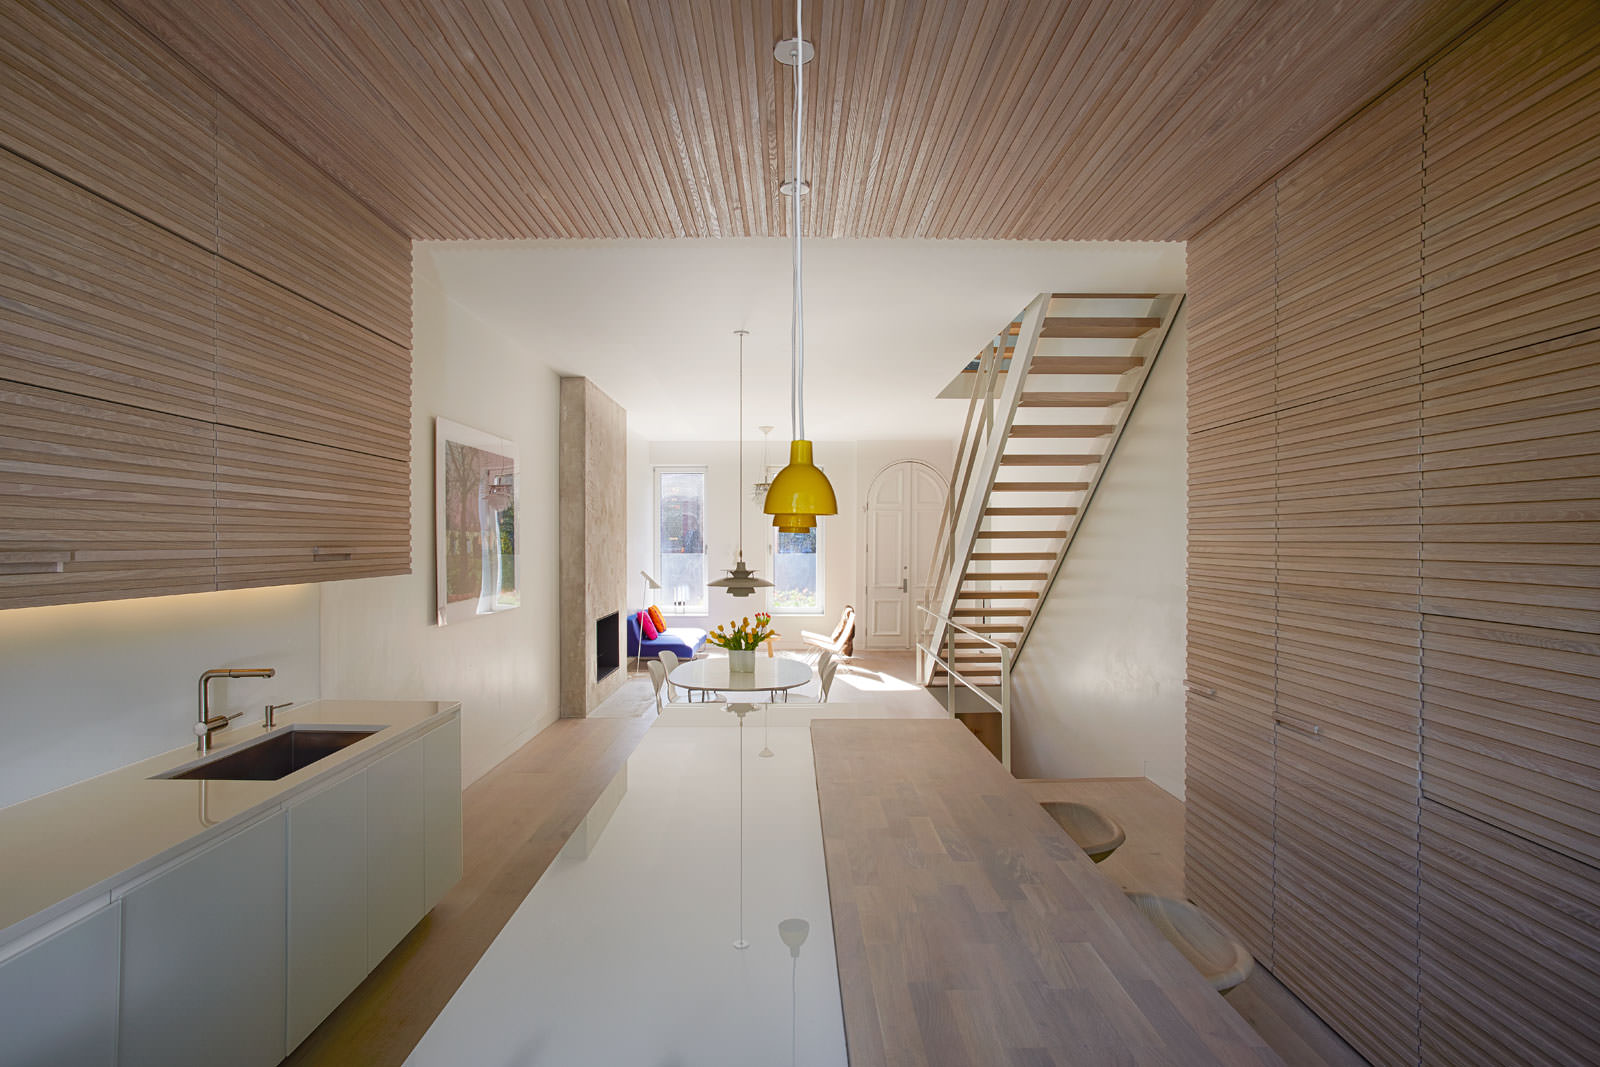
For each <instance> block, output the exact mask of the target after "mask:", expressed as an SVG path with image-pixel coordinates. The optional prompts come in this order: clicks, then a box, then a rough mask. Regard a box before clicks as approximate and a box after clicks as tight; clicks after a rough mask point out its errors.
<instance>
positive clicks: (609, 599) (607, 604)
mask: <svg viewBox="0 0 1600 1067" xmlns="http://www.w3.org/2000/svg"><path fill="white" fill-rule="evenodd" d="M627 451H628V413H627V412H626V411H624V410H623V409H622V407H621V406H620V405H619V404H618V403H617V402H616V401H615V400H612V399H611V398H610V397H609V396H607V395H606V394H604V393H602V392H601V391H600V390H599V389H597V388H596V387H595V385H594V383H593V382H591V381H589V379H587V378H562V379H561V475H560V494H561V500H560V505H559V508H560V535H559V554H560V558H561V579H560V609H561V715H562V717H563V718H583V717H585V716H587V715H588V714H589V712H591V711H593V710H594V709H595V707H596V706H597V705H598V704H599V703H600V702H601V701H602V700H604V699H605V698H606V697H608V696H610V695H611V694H612V693H614V692H616V691H617V690H618V689H619V688H621V686H622V683H623V681H624V680H625V679H626V678H627V672H626V671H623V670H614V671H612V672H611V673H610V674H608V675H607V676H606V677H604V678H601V679H598V680H597V679H596V677H595V675H596V670H595V667H596V664H597V662H599V660H600V656H599V650H598V649H597V648H596V645H595V641H596V637H595V623H596V622H597V621H598V620H600V619H601V618H602V617H604V616H606V615H610V614H611V613H612V612H624V611H626V610H627V604H626V600H627V556H628V541H627V538H628V513H627V508H628V484H627V483H628V477H627ZM615 632H616V633H617V634H618V637H617V640H618V642H619V643H620V641H621V634H622V633H623V632H625V628H623V627H621V626H619V627H618V628H617V630H616V631H615ZM617 656H618V661H619V662H620V661H621V660H620V657H621V653H620V644H619V651H618V652H617Z"/></svg>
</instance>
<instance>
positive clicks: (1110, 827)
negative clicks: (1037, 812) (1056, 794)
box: [1039, 800, 1128, 863]
mask: <svg viewBox="0 0 1600 1067" xmlns="http://www.w3.org/2000/svg"><path fill="white" fill-rule="evenodd" d="M1039 806H1040V807H1042V808H1043V809H1044V810H1045V814H1047V815H1049V816H1050V817H1051V818H1052V819H1054V820H1055V821H1056V825H1057V826H1059V827H1061V828H1062V829H1063V830H1065V831H1066V832H1067V836H1068V837H1070V838H1072V840H1073V841H1075V842H1077V845H1078V847H1079V848H1081V849H1083V850H1084V851H1085V852H1087V853H1088V854H1089V858H1090V859H1092V860H1094V861H1095V862H1096V863H1099V862H1101V861H1102V860H1104V859H1105V858H1106V857H1107V856H1109V855H1111V854H1112V853H1113V852H1115V851H1116V850H1117V846H1118V845H1121V844H1122V843H1123V842H1124V841H1126V840H1127V839H1128V835H1127V834H1125V833H1123V831H1122V827H1120V826H1118V825H1117V824H1116V823H1115V822H1114V821H1113V820H1111V819H1108V818H1107V817H1106V816H1104V815H1102V814H1100V813H1099V812H1098V811H1096V810H1095V809H1093V808H1091V807H1089V805H1087V804H1072V803H1068V802H1066V801H1059V800H1049V801H1045V802H1044V803H1042V804H1040V805H1039Z"/></svg>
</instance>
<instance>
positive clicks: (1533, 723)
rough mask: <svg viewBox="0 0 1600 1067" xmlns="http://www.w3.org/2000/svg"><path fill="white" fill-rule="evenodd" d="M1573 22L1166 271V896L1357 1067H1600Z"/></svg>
mask: <svg viewBox="0 0 1600 1067" xmlns="http://www.w3.org/2000/svg"><path fill="white" fill-rule="evenodd" d="M1593 15H1594V8H1593V6H1592V5H1586V4H1565V5H1563V4H1552V3H1544V2H1538V0H1523V2H1519V3H1515V4H1512V5H1508V7H1507V8H1506V9H1504V10H1503V11H1502V12H1501V13H1500V14H1499V15H1497V16H1496V17H1495V18H1494V19H1493V20H1491V21H1490V22H1488V23H1486V24H1485V25H1484V26H1482V27H1480V28H1479V29H1478V30H1477V31H1475V32H1474V33H1473V34H1472V35H1470V36H1469V37H1467V38H1466V39H1465V40H1464V41H1463V42H1461V43H1460V44H1459V45H1458V46H1457V47H1456V48H1454V49H1453V50H1452V51H1448V52H1446V53H1445V54H1443V55H1442V56H1440V57H1437V58H1436V59H1435V60H1434V61H1433V62H1431V63H1430V64H1429V65H1428V66H1427V67H1426V69H1425V70H1424V71H1423V72H1421V73H1420V74H1419V75H1418V76H1417V77H1415V78H1413V79H1411V80H1410V81H1408V82H1407V83H1405V84H1403V85H1401V86H1400V87H1398V88H1397V89H1395V90H1394V91H1393V92H1391V93H1390V94H1388V95H1387V96H1386V97H1385V98H1384V99H1383V100H1381V101H1379V102H1378V103H1376V104H1374V105H1373V106H1372V107H1369V108H1368V109H1366V110H1365V111H1364V112H1362V113H1361V114H1360V115H1358V116H1356V117H1355V118H1354V119H1352V120H1351V121H1350V122H1349V123H1347V124H1346V125H1345V126H1344V127H1342V128H1341V129H1340V130H1338V131H1335V133H1334V134H1332V135H1330V136H1329V137H1328V138H1326V139H1325V140H1324V141H1322V142H1320V143H1319V144H1318V145H1317V146H1316V147H1315V148H1313V149H1312V150H1311V151H1310V152H1308V153H1307V154H1306V155H1305V156H1303V157H1301V159H1299V160H1297V161H1296V162H1295V163H1294V164H1293V165H1291V166H1290V167H1289V168H1287V169H1286V170H1285V171H1284V172H1283V173H1281V174H1280V175H1279V176H1278V177H1277V178H1276V179H1275V180H1274V181H1273V182H1272V183H1270V184H1269V186H1267V187H1264V188H1263V189H1262V190H1260V191H1258V192H1257V193H1256V194H1255V195H1254V196H1252V197H1251V198H1250V199H1248V200H1246V201H1244V202H1243V203H1241V204H1240V205H1239V206H1238V207H1237V208H1235V209H1234V210H1233V211H1232V212H1230V213H1229V214H1228V215H1227V216H1226V217H1225V218H1224V219H1222V220H1221V221H1220V222H1219V223H1218V224H1217V225H1215V226H1213V227H1211V228H1210V229H1208V230H1207V231H1206V232H1204V233H1202V234H1201V235H1199V237H1197V238H1196V239H1195V240H1194V241H1192V242H1191V243H1190V252H1189V256H1190V307H1191V314H1192V320H1191V321H1192V326H1191V330H1190V339H1189V343H1190V360H1191V366H1190V380H1189V390H1190V453H1191V457H1190V482H1191V486H1190V588H1191V593H1190V684H1191V695H1190V708H1189V801H1188V803H1189V811H1190V815H1189V838H1188V849H1187V851H1188V863H1189V883H1190V891H1191V894H1192V895H1193V896H1194V898H1195V899H1196V900H1197V901H1198V902H1199V903H1201V904H1202V905H1203V906H1204V907H1206V908H1207V910H1209V911H1212V912H1213V913H1215V914H1217V915H1218V917H1219V918H1221V919H1222V920H1223V921H1224V922H1227V923H1229V924H1230V925H1233V926H1234V927H1235V928H1236V929H1237V930H1238V931H1239V932H1240V933H1241V935H1242V936H1244V938H1245V940H1246V941H1247V942H1250V943H1252V947H1256V946H1257V945H1258V944H1259V943H1260V941H1261V940H1262V938H1263V933H1262V928H1263V926H1264V927H1265V929H1266V934H1265V936H1266V940H1267V941H1268V943H1269V954H1264V955H1263V959H1265V960H1267V961H1269V963H1270V966H1271V967H1272V969H1273V970H1274V972H1275V973H1276V974H1277V975H1278V976H1279V977H1280V978H1282V979H1283V980H1284V981H1285V982H1286V983H1287V984H1288V985H1289V986H1290V987H1291V988H1292V989H1294V990H1295V991H1296V992H1297V993H1298V994H1299V995H1300V996H1301V997H1302V998H1303V999H1305V1000H1306V1001H1307V1002H1308V1003H1309V1004H1311V1005H1312V1006H1313V1007H1314V1008H1315V1009H1316V1010H1317V1011H1318V1012H1319V1013H1320V1014H1322V1015H1323V1017H1324V1018H1326V1019H1327V1020H1328V1021H1329V1022H1330V1023H1331V1024H1333V1025H1334V1027H1335V1028H1336V1029H1338V1030H1339V1031H1340V1032H1341V1033H1342V1034H1343V1035H1344V1036H1345V1037H1346V1038H1347V1039H1348V1040H1349V1041H1350V1042H1351V1043H1352V1044H1353V1045H1354V1046H1355V1047H1356V1048H1357V1049H1358V1050H1359V1051H1360V1052H1362V1053H1363V1055H1365V1056H1367V1057H1368V1058H1369V1059H1371V1060H1372V1061H1373V1062H1374V1063H1379V1064H1411V1063H1425V1064H1440V1065H1446V1064H1449V1065H1454V1064H1462V1063H1489V1062H1493V1063H1496V1064H1524V1063H1526V1064H1558V1063H1561V1064H1570V1063H1592V1062H1600V1017H1597V1016H1596V1013H1595V1012H1594V1009H1593V1006H1594V1004H1595V1003H1597V1002H1600V908H1597V904H1600V816H1597V811H1600V770H1597V768H1600V329H1597V327H1600V149H1597V147H1596V139H1595V137H1594V134H1593V131H1594V130H1595V129H1597V128H1600V19H1595V18H1594V17H1593ZM1268 201H1270V203H1271V212H1270V217H1271V219H1272V222H1271V235H1270V239H1269V240H1267V241H1266V242H1265V244H1266V250H1265V257H1266V258H1267V259H1269V260H1270V262H1271V264H1272V270H1271V271H1270V272H1269V271H1266V270H1264V269H1263V267H1262V258H1263V239H1262V237H1261V230H1262V227H1263V220H1264V219H1266V218H1267V217H1268V211H1267V209H1266V207H1264V204H1265V203H1266V202H1268ZM1242 233H1252V234H1254V235H1255V236H1254V240H1253V241H1252V242H1244V241H1241V239H1240V234H1242ZM1269 300H1270V302H1271V303H1272V305H1273V306H1274V307H1275V322H1274V326H1273V330H1272V333H1271V337H1270V338H1268V339H1263V338H1262V337H1261V336H1260V334H1259V331H1256V332H1255V333H1243V332H1240V331H1238V330H1237V329H1235V330H1232V331H1230V330H1229V329H1227V328H1226V327H1225V326H1224V325H1223V324H1228V323H1238V322H1243V321H1253V320H1256V319H1258V318H1259V314H1260V312H1259V309H1260V308H1261V307H1262V306H1263V304H1264V303H1266V302H1268V301H1269ZM1264 352H1270V358H1268V357H1266V356H1264V355H1263V353H1264ZM1263 363H1265V364H1266V366H1267V367H1268V369H1269V373H1270V376H1271V378H1272V380H1273V383H1274V388H1273V391H1272V395H1271V399H1270V401H1269V402H1268V403H1267V404H1266V405H1265V406H1263V405H1262V402H1261V400H1260V399H1259V394H1260V390H1259V386H1258V385H1257V384H1256V383H1258V382H1259V380H1260V378H1261V370H1260V368H1261V367H1262V365H1263ZM1268 426H1270V435H1271V440H1272V449H1271V454H1272V462H1271V463H1270V464H1269V463H1267V462H1265V461H1260V462H1256V463H1254V464H1247V463H1245V461H1244V456H1245V455H1247V454H1249V453H1250V452H1252V451H1256V452H1259V450H1260V447H1261V446H1260V445H1259V444H1255V445H1252V446H1251V447H1250V448H1249V449H1245V448H1243V447H1242V441H1243V438H1244V436H1246V435H1250V436H1251V437H1252V439H1253V440H1254V441H1259V440H1260V439H1261V438H1262V437H1263V436H1265V435H1266V434H1267V432H1268V431H1267V429H1266V427H1268ZM1230 435H1232V436H1231V438H1230ZM1229 446H1231V448H1230V447H1229ZM1240 471H1248V472H1250V477H1249V478H1246V479H1241V478H1240V477H1239V472H1240ZM1251 479H1254V480H1251ZM1269 484H1270V487H1271V490H1272V491H1271V493H1270V497H1271V500H1272V503H1273V522H1272V524H1271V533H1272V545H1271V553H1270V554H1271V558H1272V561H1273V567H1272V572H1271V573H1272V579H1271V583H1272V584H1271V589H1270V591H1269V592H1263V591H1262V590H1260V589H1259V588H1257V587H1255V586H1251V587H1249V588H1246V587H1244V586H1242V585H1240V584H1239V583H1237V582H1235V583H1234V585H1233V587H1232V588H1221V587H1219V585H1218V582H1217V579H1216V575H1217V574H1218V573H1219V569H1220V568H1222V567H1224V566H1225V560H1227V559H1228V557H1229V554H1230V552H1231V553H1233V554H1234V555H1237V551H1238V550H1237V548H1236V547H1235V546H1232V545H1230V544H1228V543H1227V542H1226V541H1219V537H1218V534H1217V533H1216V530H1217V528H1218V502H1221V501H1227V502H1231V506H1232V508H1233V511H1232V512H1231V514H1232V515H1233V517H1234V521H1235V522H1237V521H1238V520H1239V517H1240V516H1242V515H1244V514H1246V513H1247V510H1248V509H1250V508H1255V509H1257V511H1258V513H1259V514H1261V515H1264V514H1265V512H1264V510H1262V502H1263V501H1264V500H1265V499H1266V497H1267V495H1268V494H1267V487H1268V485H1269ZM1267 528H1268V526H1267V524H1266V523H1265V522H1264V521H1262V522H1260V524H1259V525H1258V527H1257V528H1256V530H1255V532H1256V533H1261V532H1264V531H1265V530H1267ZM1256 551H1257V553H1258V558H1259V555H1260V551H1259V546H1258V547H1257V550H1256ZM1265 572H1266V568H1265V567H1264V566H1262V565H1260V564H1258V566H1257V572H1256V573H1257V574H1258V575H1259V574H1262V573H1265ZM1269 600H1270V602H1271V605H1272V624H1271V627H1270V630H1269V631H1267V632H1263V631H1261V630H1260V629H1251V630H1243V629H1241V628H1239V627H1237V626H1231V627H1230V626H1227V625H1225V624H1224V620H1227V619H1229V618H1237V617H1239V616H1240V615H1241V614H1243V613H1246V612H1254V613H1256V615H1257V616H1259V612H1260V606H1261V605H1262V604H1265V603H1267V602H1268V601H1269ZM1269 639H1270V640H1269ZM1269 648H1270V650H1271V659H1270V662H1269V663H1267V664H1266V665H1265V666H1263V659H1262V657H1263V655H1264V654H1265V653H1266V651H1267V650H1268V649H1269ZM1223 665H1226V666H1230V667H1231V668H1232V669H1233V672H1234V676H1233V677H1231V678H1230V677H1229V676H1228V674H1227V672H1226V671H1225V670H1221V669H1219V668H1220V667H1222V666H1223ZM1268 668H1270V669H1268ZM1263 678H1267V679H1269V680H1270V683H1271V684H1270V687H1268V686H1267V685H1266V684H1265V683H1264V681H1263ZM1213 690H1215V693H1216V697H1215V698H1213V697H1212V696H1211V695H1210V694H1211V692H1212V691H1213ZM1246 691H1249V692H1252V693H1255V694H1258V695H1259V694H1261V693H1262V692H1264V691H1269V692H1270V694H1271V700H1272V705H1271V707H1272V716H1273V717H1274V718H1275V719H1276V720H1277V729H1276V731H1275V732H1274V733H1273V734H1272V735H1271V738H1270V744H1269V745H1267V746H1265V747H1264V746H1263V740H1262V734H1261V731H1260V722H1259V717H1256V718H1255V719H1254V720H1253V721H1246V720H1244V719H1242V718H1241V717H1240V716H1238V715H1237V714H1235V715H1233V716H1231V717H1230V716H1228V715H1225V714H1223V713H1221V712H1219V711H1218V709H1217V706H1216V705H1217V704H1218V703H1219V700H1221V699H1222V698H1224V697H1231V698H1232V703H1233V704H1234V705H1236V706H1237V705H1238V704H1239V703H1240V698H1239V694H1241V693H1242V692H1246ZM1246 753H1249V754H1251V756H1250V758H1249V759H1244V758H1242V754H1246ZM1246 774H1248V775H1249V776H1250V777H1249V778H1248V779H1247V780H1246V779H1245V775H1246ZM1263 794H1266V795H1267V796H1269V797H1270V804H1269V805H1268V810H1269V811H1270V820H1269V822H1268V825H1269V826H1270V829H1271V834H1270V838H1269V845H1270V847H1269V848H1268V849H1267V853H1268V860H1267V861H1266V862H1265V864H1264V863H1263V861H1262V860H1261V859H1259V858H1256V857H1259V854H1260V852H1261V826H1262V823H1263V817H1262V815H1261V810H1262V805H1261V801H1260V799H1259V798H1260V797H1261V796H1262V795H1263ZM1246 798H1249V799H1250V801H1251V803H1248V804H1247V803H1246ZM1246 853H1248V854H1249V855H1250V856H1251V857H1252V859H1251V860H1250V861H1249V862H1240V857H1241V855H1242V854H1246ZM1263 866H1265V867H1266V869H1268V870H1270V872H1271V877H1272V888H1273V892H1272V894H1271V900H1270V904H1269V905H1267V906H1263V905H1262V904H1261V903H1260V898H1261V893H1260V871H1261V870H1262V869H1263ZM1241 913H1243V914H1241ZM1259 952H1260V950H1259V949H1258V954H1259Z"/></svg>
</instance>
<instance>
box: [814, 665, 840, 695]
mask: <svg viewBox="0 0 1600 1067" xmlns="http://www.w3.org/2000/svg"><path fill="white" fill-rule="evenodd" d="M823 655H827V653H823ZM838 669H839V662H838V660H835V659H834V658H833V657H831V656H829V657H828V658H827V659H825V660H823V662H822V667H821V668H820V669H819V670H818V671H817V681H818V688H817V692H818V696H817V703H818V704H826V703H827V702H828V692H829V691H830V690H831V689H833V675H834V672H836V671H837V670H838Z"/></svg>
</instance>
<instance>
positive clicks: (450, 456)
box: [433, 417, 522, 626]
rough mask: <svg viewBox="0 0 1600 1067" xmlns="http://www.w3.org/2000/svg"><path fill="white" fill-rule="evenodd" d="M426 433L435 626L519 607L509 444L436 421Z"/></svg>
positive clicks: (513, 457)
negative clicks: (430, 451) (430, 454)
mask: <svg viewBox="0 0 1600 1067" xmlns="http://www.w3.org/2000/svg"><path fill="white" fill-rule="evenodd" d="M433 436H434V576H435V596H436V600H435V618H436V621H437V624H438V625H440V626H446V625H448V624H450V623H460V622H465V621H467V620H468V619H472V618H476V617H478V616H480V615H496V614H500V613H501V612H506V611H511V610H513V609H515V608H518V607H520V606H521V605H522V597H521V594H520V592H519V581H520V577H521V562H522V553H521V539H520V530H519V527H518V523H517V521H516V520H517V506H518V503H519V496H518V485H517V482H518V478H517V474H518V471H517V447H516V444H515V443H514V442H512V441H508V440H506V439H505V438H503V437H496V436H495V435H494V434H490V433H485V432H484V431H482V430H475V429H473V428H472V427H470V426H464V425H462V424H461V423H458V422H452V421H451V420H449V419H446V418H442V417H435V419H434V420H433Z"/></svg>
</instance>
